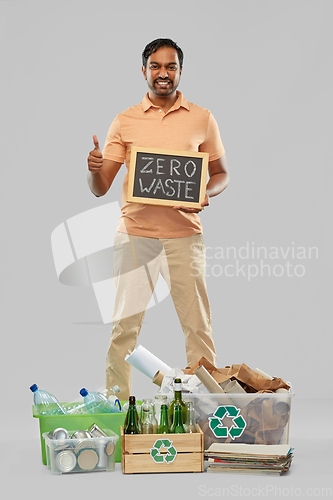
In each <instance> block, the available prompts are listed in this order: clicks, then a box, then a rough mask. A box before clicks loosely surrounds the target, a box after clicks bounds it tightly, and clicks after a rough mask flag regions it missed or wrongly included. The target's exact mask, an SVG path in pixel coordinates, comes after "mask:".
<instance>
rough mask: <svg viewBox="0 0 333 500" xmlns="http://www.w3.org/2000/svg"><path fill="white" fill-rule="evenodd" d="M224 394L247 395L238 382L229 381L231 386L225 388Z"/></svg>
mask: <svg viewBox="0 0 333 500" xmlns="http://www.w3.org/2000/svg"><path fill="white" fill-rule="evenodd" d="M224 392H229V393H233V394H234V393H238V394H246V391H244V389H243V387H242V386H241V385H240V384H239V383H238V382H237V380H229V384H227V385H225V386H224Z"/></svg>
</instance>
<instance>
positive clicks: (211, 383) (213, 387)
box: [194, 365, 233, 404]
mask: <svg viewBox="0 0 333 500" xmlns="http://www.w3.org/2000/svg"><path fill="white" fill-rule="evenodd" d="M194 375H196V376H197V377H198V379H199V380H200V381H201V382H202V383H203V385H204V386H205V387H206V389H208V390H209V392H211V393H212V394H218V393H220V394H225V392H224V390H223V389H222V387H221V386H220V385H219V384H218V383H217V382H216V380H214V378H213V377H212V376H211V374H210V373H209V372H208V371H207V370H206V368H205V367H204V366H202V365H200V366H198V368H196V369H195V370H194ZM223 402H224V403H225V404H233V403H232V401H231V400H230V399H229V398H225V399H224V398H223Z"/></svg>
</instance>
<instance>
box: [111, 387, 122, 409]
mask: <svg viewBox="0 0 333 500" xmlns="http://www.w3.org/2000/svg"><path fill="white" fill-rule="evenodd" d="M109 391H110V394H109V397H108V400H109V401H110V402H111V403H112V404H113V405H118V406H119V410H120V411H121V405H120V401H119V399H118V398H117V396H116V394H118V392H120V388H119V385H115V386H113V387H112V388H111V389H109Z"/></svg>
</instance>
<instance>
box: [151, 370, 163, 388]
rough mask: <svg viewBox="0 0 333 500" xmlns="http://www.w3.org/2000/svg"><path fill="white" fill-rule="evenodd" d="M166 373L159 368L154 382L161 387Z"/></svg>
mask: <svg viewBox="0 0 333 500" xmlns="http://www.w3.org/2000/svg"><path fill="white" fill-rule="evenodd" d="M164 375H165V374H164V373H163V372H161V371H160V370H158V372H156V373H155V375H154V378H153V384H156V385H158V386H159V387H161V385H162V381H163V379H164Z"/></svg>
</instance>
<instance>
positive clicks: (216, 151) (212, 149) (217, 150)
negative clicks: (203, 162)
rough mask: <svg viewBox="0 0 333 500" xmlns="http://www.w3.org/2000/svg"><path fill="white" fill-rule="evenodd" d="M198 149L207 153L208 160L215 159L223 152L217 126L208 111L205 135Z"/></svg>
mask: <svg viewBox="0 0 333 500" xmlns="http://www.w3.org/2000/svg"><path fill="white" fill-rule="evenodd" d="M199 151H202V152H205V153H209V161H214V160H217V159H218V158H221V157H222V156H223V155H224V153H225V150H224V147H223V144H222V140H221V136H220V131H219V127H218V125H217V122H216V120H215V118H214V116H213V115H212V113H209V118H208V126H207V132H206V137H205V140H204V142H203V143H202V144H200V147H199Z"/></svg>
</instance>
